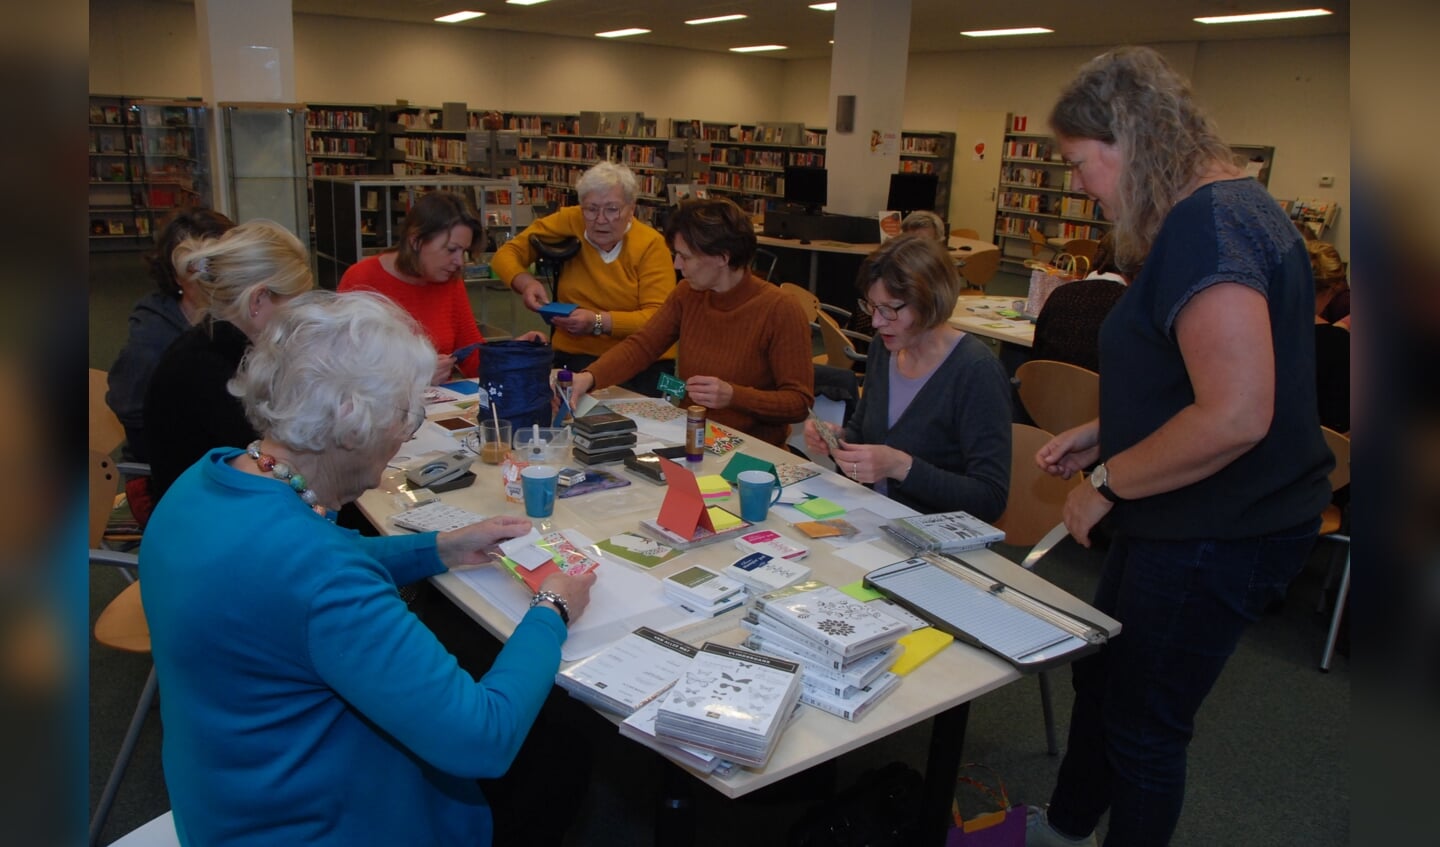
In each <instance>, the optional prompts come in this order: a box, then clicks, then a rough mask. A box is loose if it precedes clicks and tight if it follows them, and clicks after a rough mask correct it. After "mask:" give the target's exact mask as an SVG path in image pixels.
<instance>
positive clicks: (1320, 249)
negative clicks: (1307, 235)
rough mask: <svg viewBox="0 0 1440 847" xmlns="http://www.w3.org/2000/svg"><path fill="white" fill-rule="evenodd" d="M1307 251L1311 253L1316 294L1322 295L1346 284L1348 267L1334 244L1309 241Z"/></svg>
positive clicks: (1311, 270)
mask: <svg viewBox="0 0 1440 847" xmlns="http://www.w3.org/2000/svg"><path fill="white" fill-rule="evenodd" d="M1305 249H1306V250H1308V251H1309V252H1310V272H1311V273H1312V274H1313V275H1314V277H1315V293H1317V294H1321V293H1324V292H1326V291H1329V290H1330V289H1331V288H1334V287H1335V286H1337V285H1344V284H1345V276H1346V273H1345V272H1346V265H1345V262H1344V261H1343V260H1342V259H1341V258H1340V252H1339V251H1338V250H1336V249H1335V245H1334V244H1331V243H1330V242H1328V241H1307V242H1305Z"/></svg>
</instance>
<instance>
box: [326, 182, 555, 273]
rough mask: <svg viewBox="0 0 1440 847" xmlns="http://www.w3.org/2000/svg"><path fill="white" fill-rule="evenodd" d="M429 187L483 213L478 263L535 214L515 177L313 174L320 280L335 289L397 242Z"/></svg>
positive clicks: (474, 256)
mask: <svg viewBox="0 0 1440 847" xmlns="http://www.w3.org/2000/svg"><path fill="white" fill-rule="evenodd" d="M430 191H453V192H455V193H458V194H462V195H464V196H465V197H466V198H467V199H468V200H470V202H471V203H473V204H474V205H475V209H476V211H478V212H479V213H480V216H481V220H483V221H484V222H485V232H486V243H485V244H480V245H472V247H471V251H470V261H471V263H474V264H488V262H487V260H488V258H489V255H490V254H491V253H493V252H494V251H495V249H496V248H498V247H499V246H500V245H501V244H504V243H505V242H506V241H509V240H510V239H511V238H513V237H514V236H515V234H516V233H517V232H519V231H520V230H522V229H524V228H525V227H526V226H528V225H529V224H530V222H531V220H532V218H533V216H532V213H531V207H530V205H529V204H528V203H526V201H525V194H524V192H523V191H522V190H521V187H520V183H519V180H518V179H516V178H515V177H510V178H507V179H481V178H478V177H466V176H430V177H423V176H399V175H390V176H384V175H381V176H365V177H358V176H356V177H345V176H335V177H332V176H318V177H315V178H314V202H315V263H316V272H317V280H318V282H319V283H320V284H321V285H322V286H324V287H326V288H334V287H336V286H337V285H338V284H339V282H340V277H341V276H342V275H343V274H344V273H345V270H346V269H347V268H349V267H350V266H351V265H353V264H355V263H356V262H358V261H360V260H361V259H363V258H365V257H366V256H369V255H373V254H375V253H378V252H380V251H382V250H384V249H386V248H388V247H391V246H394V244H395V242H396V238H397V236H398V233H399V231H400V225H401V223H402V222H403V221H404V219H405V215H406V213H407V212H408V211H409V210H410V207H411V205H412V204H414V202H415V201H416V200H417V199H419V198H420V197H421V196H422V195H424V194H425V193H426V192H430Z"/></svg>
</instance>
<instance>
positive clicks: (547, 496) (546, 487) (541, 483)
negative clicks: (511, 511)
mask: <svg viewBox="0 0 1440 847" xmlns="http://www.w3.org/2000/svg"><path fill="white" fill-rule="evenodd" d="M559 475H560V471H559V470H558V469H557V468H553V467H551V466H550V465H528V466H526V467H525V468H524V469H523V470H522V471H520V489H521V491H522V492H523V493H524V495H525V514H526V515H529V516H530V517H532V518H548V517H550V516H551V515H553V514H554V513H555V488H556V483H557V481H558V477H559Z"/></svg>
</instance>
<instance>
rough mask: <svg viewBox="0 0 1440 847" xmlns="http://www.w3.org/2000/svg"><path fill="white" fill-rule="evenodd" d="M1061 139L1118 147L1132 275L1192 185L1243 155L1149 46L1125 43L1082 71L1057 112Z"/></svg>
mask: <svg viewBox="0 0 1440 847" xmlns="http://www.w3.org/2000/svg"><path fill="white" fill-rule="evenodd" d="M1050 129H1051V130H1052V131H1053V132H1054V133H1055V134H1056V135H1057V136H1064V137H1067V138H1073V139H1093V140H1095V141H1101V142H1104V143H1106V144H1113V145H1115V146H1116V147H1117V148H1118V150H1119V153H1120V156H1121V160H1122V161H1123V162H1124V166H1123V167H1122V168H1121V170H1120V174H1119V182H1118V185H1117V194H1118V195H1119V197H1118V199H1117V205H1119V207H1120V208H1118V209H1112V210H1109V211H1110V213H1111V214H1112V215H1113V216H1114V219H1115V262H1116V264H1118V265H1119V266H1120V267H1121V268H1123V269H1125V271H1126V272H1127V273H1130V272H1132V271H1133V269H1134V268H1135V267H1137V266H1138V265H1139V264H1140V263H1141V262H1142V261H1143V260H1144V259H1145V254H1146V253H1149V252H1150V245H1151V244H1152V243H1153V242H1154V240H1155V234H1156V233H1157V232H1159V231H1160V224H1161V222H1162V221H1164V220H1165V216H1166V215H1168V214H1169V213H1170V209H1171V207H1173V206H1174V205H1175V203H1176V202H1177V201H1179V200H1180V199H1181V198H1182V196H1183V193H1184V191H1185V189H1186V187H1187V186H1189V185H1190V183H1191V182H1192V181H1193V180H1194V179H1195V178H1196V177H1197V176H1199V175H1200V174H1202V173H1204V172H1205V170H1206V169H1207V168H1209V167H1211V166H1213V165H1214V164H1215V163H1216V162H1225V163H1233V162H1234V160H1235V154H1234V153H1232V152H1231V151H1230V148H1229V147H1228V146H1227V145H1226V144H1225V142H1224V141H1222V140H1221V139H1220V135H1219V133H1218V132H1217V131H1216V129H1215V125H1214V124H1213V123H1212V122H1211V121H1210V118H1209V117H1207V116H1206V115H1205V113H1204V112H1202V111H1201V110H1200V106H1199V104H1197V103H1196V102H1195V97H1194V93H1193V92H1192V91H1191V90H1190V83H1189V82H1187V81H1186V80H1185V78H1184V77H1182V76H1181V75H1180V74H1178V73H1176V72H1175V70H1174V69H1173V68H1171V67H1170V65H1169V64H1167V63H1166V62H1165V59H1164V58H1162V57H1161V56H1160V54H1159V53H1157V52H1155V51H1154V50H1152V49H1151V48H1149V47H1118V48H1116V49H1114V50H1111V51H1109V52H1108V53H1104V54H1102V55H1100V56H1097V57H1096V58H1094V59H1091V60H1090V61H1089V62H1087V63H1085V64H1084V65H1083V66H1081V68H1080V72H1079V73H1078V74H1077V75H1076V77H1075V79H1073V80H1072V81H1071V82H1070V84H1069V85H1067V86H1065V89H1064V90H1063V91H1062V92H1061V93H1060V99H1059V100H1058V101H1056V103H1055V107H1054V108H1053V109H1052V110H1051V111H1050Z"/></svg>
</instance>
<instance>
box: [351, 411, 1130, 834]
mask: <svg viewBox="0 0 1440 847" xmlns="http://www.w3.org/2000/svg"><path fill="white" fill-rule="evenodd" d="M597 398H598V399H602V400H603V399H606V398H610V399H625V398H626V395H625V394H624V392H621V391H616V390H613V389H611V390H607V391H602V392H598V393H597ZM641 440H642V442H643V441H644V440H646V437H645V436H644V435H643V434H642V435H641ZM739 450H740V451H743V452H746V453H749V454H751V455H754V456H759V457H761V458H764V459H767V460H769V461H772V462H777V463H779V462H795V461H799V459H798V457H796V456H794V455H792V454H790V453H787V452H785V451H782V450H779V449H777V448H775V447H772V446H770V445H768V444H766V443H764V442H761V441H759V440H758V439H754V438H746V439H745V441H744V443H743V444H742V445H741V446H740V448H739ZM729 460H730V456H728V455H727V456H724V457H721V456H715V455H713V454H710V453H708V452H707V453H706V456H705V459H704V461H703V462H702V463H701V466H700V468H699V469H697V470H696V473H697V475H699V474H710V473H719V472H720V471H721V470H722V469H723V468H724V466H725V464H726V463H727V462H729ZM612 467H613V468H619V467H620V466H619V465H616V466H612ZM474 470H475V472H476V474H477V476H478V479H477V480H476V482H475V483H474V484H473V485H471V486H470V487H469V488H465V489H461V490H458V491H453V492H449V493H446V494H444V495H442V499H443V500H444V501H445V502H448V503H450V504H452V505H454V506H457V507H459V508H463V509H468V510H470V511H474V512H478V513H480V514H484V515H494V514H523V513H524V509H523V507H522V506H521V505H520V504H518V503H510V502H508V501H506V500H505V498H504V496H503V493H502V486H501V481H500V471H499V468H498V466H494V465H485V464H481V463H479V462H477V463H476V464H475V466H474ZM617 472H618V473H621V474H624V475H626V476H627V477H629V478H630V479H631V480H632V483H631V484H630V485H629V486H626V487H623V488H618V489H612V490H609V491H601V492H596V493H592V494H585V495H581V496H578V497H574V498H565V499H557V500H556V506H555V514H554V515H553V516H552V517H551V518H547V519H544V520H541V521H537V526H538V528H539V529H540V530H541V531H542V532H544V531H548V530H551V529H575V530H579V531H580V532H582V533H584V534H585V535H587V536H588V537H589V538H590V539H591V540H592V541H599V540H602V539H605V538H609V537H610V536H612V535H614V534H616V533H618V532H626V531H638V522H639V520H640V519H642V518H653V517H654V516H655V515H656V514H657V513H658V511H659V506H660V502H661V500H662V498H663V497H664V492H665V489H664V488H663V487H661V486H657V485H654V484H652V483H650V482H648V481H646V480H644V479H643V478H640V477H638V476H634V475H630V474H627V473H626V472H624V471H623V470H619V471H617ZM821 479H824V480H825V482H826V483H828V484H831V485H835V486H840V489H839V490H842V491H844V492H845V494H846V496H847V497H848V496H850V495H854V496H856V497H862V498H867V499H868V498H878V499H875V500H871V501H869V502H871V503H873V504H875V506H876V507H877V508H876V509H874V511H881V510H882V509H889V510H890V511H891V512H892V514H894V513H895V512H894V510H896V509H900V510H902V512H901V513H905V512H906V511H908V510H904V507H900V506H898V504H895V503H893V501H889V500H888V499H886V498H883V497H882V496H881V495H878V494H875V493H874V492H872V491H870V490H869V489H866V488H865V487H864V486H860V485H858V484H857V483H855V482H853V481H851V480H849V479H848V478H846V477H843V476H840V475H838V474H834V473H832V472H828V471H827V472H824V473H823V474H822V476H821ZM800 484H801V485H804V484H805V483H800ZM403 487H405V482H404V476H403V474H401V473H400V472H399V471H395V470H390V471H387V472H386V474H385V477H384V481H383V483H382V485H381V487H380V488H378V489H374V490H372V491H370V492H367V493H366V494H365V495H364V496H362V497H361V498H360V501H359V506H360V508H361V509H362V511H363V512H364V513H365V515H366V517H368V518H369V519H370V520H371V521H372V522H373V523H374V524H375V526H376V527H377V528H379V529H380V530H381V531H382V532H386V533H391V532H396V531H399V530H395V529H394V528H393V527H392V526H391V524H390V522H389V520H388V519H389V517H390V516H391V515H393V514H395V513H396V512H397V511H398V510H399V509H400V508H401V503H402V501H401V498H399V497H397V496H396V495H397V493H398V492H399V491H400V490H401V489H402V488H403ZM732 499H738V497H737V498H732ZM729 505H730V508H731V510H732V511H736V512H738V510H739V506H738V503H734V504H729ZM778 508H779V507H776V509H778ZM764 526H765V527H767V528H770V529H774V530H776V531H777V532H779V533H781V534H782V535H785V536H786V537H788V538H792V539H794V540H796V541H799V542H801V543H803V544H805V545H807V546H808V547H809V548H810V551H811V552H810V554H809V556H808V557H807V558H806V559H805V562H806V564H808V565H810V566H811V568H812V569H813V578H815V579H819V580H823V581H825V582H828V583H830V584H832V585H844V584H847V583H850V582H854V581H855V580H858V579H860V578H862V577H863V576H864V575H865V573H866V572H867V571H868V570H869V569H871V568H874V567H878V566H879V565H881V564H885V563H889V562H892V561H898V560H900V559H903V558H906V557H907V556H908V555H909V554H908V553H907V552H906V551H904V550H902V549H900V548H899V547H895V546H893V542H890V541H880V540H877V541H873V542H867V543H865V544H861V545H858V546H855V547H851V548H848V549H845V550H843V551H842V550H841V549H839V548H832V547H831V546H830V545H828V544H826V543H825V542H824V541H822V540H813V539H807V538H805V537H804V536H803V535H802V534H800V533H799V532H798V531H796V530H795V529H793V528H792V527H790V526H789V524H788V523H787V522H786V521H785V520H784V519H783V518H781V517H780V516H779V512H778V511H777V510H772V512H771V514H770V517H769V518H768V519H767V520H766V521H765V523H764ZM842 553H843V554H842ZM738 555H739V553H738V551H737V550H736V548H735V547H734V546H733V545H732V544H731V543H729V542H725V541H722V542H719V543H717V544H711V545H708V546H704V547H700V548H697V549H695V550H692V551H690V552H689V553H686V554H685V555H683V556H680V557H677V558H676V559H674V560H671V561H670V562H666V563H665V564H663V565H660V566H659V567H656V568H655V569H653V571H652V572H651V576H652V577H653V578H655V579H660V578H663V577H664V576H666V575H668V574H671V573H674V572H676V571H678V570H681V569H683V568H685V567H689V566H691V565H694V564H700V565H705V566H707V567H710V568H715V569H718V568H722V567H724V566H725V565H727V564H728V563H729V562H731V561H733V560H734V559H735V558H736V557H737V556H738ZM964 557H965V559H966V560H967V561H968V562H970V563H971V564H972V565H974V566H976V567H978V568H981V569H982V570H985V571H986V572H988V573H989V574H990V575H991V576H992V577H994V578H996V579H998V580H1001V581H1004V582H1006V583H1008V584H1010V585H1012V586H1014V587H1016V588H1019V589H1021V590H1023V591H1026V592H1027V593H1030V594H1031V595H1032V596H1034V597H1036V598H1037V599H1040V600H1042V601H1044V602H1046V603H1050V604H1052V605H1054V606H1055V607H1056V608H1059V609H1062V610H1065V611H1067V612H1070V613H1072V614H1074V615H1076V616H1078V617H1080V618H1082V619H1084V620H1086V621H1089V622H1091V623H1092V624H1094V625H1096V626H1099V627H1101V628H1103V629H1105V630H1106V631H1107V632H1109V633H1110V634H1111V635H1114V634H1115V633H1117V632H1118V631H1119V628H1120V625H1119V623H1118V622H1117V621H1115V620H1113V619H1112V618H1109V617H1107V616H1105V615H1103V614H1101V613H1100V612H1099V611H1097V610H1095V609H1093V608H1091V607H1089V606H1088V605H1086V604H1085V603H1083V602H1081V601H1080V600H1078V599H1076V598H1075V597H1073V596H1071V595H1069V594H1067V593H1065V592H1064V591H1061V590H1060V589H1059V588H1057V587H1056V586H1054V585H1052V584H1050V583H1049V582H1046V581H1045V580H1043V579H1041V578H1039V577H1037V576H1035V575H1034V574H1032V573H1030V572H1029V571H1026V570H1024V569H1023V568H1021V567H1019V566H1018V565H1016V564H1014V563H1012V562H1010V561H1009V560H1007V559H1005V558H1003V557H1002V556H999V555H998V554H995V553H993V552H991V551H989V550H978V551H973V552H970V553H966V554H964ZM856 562H863V563H865V564H866V565H867V566H866V567H862V566H861V565H859V564H856ZM625 567H627V565H624V564H619V563H615V562H613V561H611V560H609V559H606V560H605V561H604V563H603V564H602V567H601V569H600V571H599V573H600V579H601V580H603V579H604V578H605V572H606V570H607V569H610V568H625ZM433 582H434V584H435V585H436V586H437V587H438V588H439V590H440V591H441V592H443V593H444V594H445V595H446V596H447V597H448V598H450V599H451V600H452V601H453V602H454V603H455V604H456V605H457V606H459V607H460V608H461V609H463V610H464V611H465V612H466V613H467V614H468V615H469V616H470V617H471V618H473V619H474V620H475V621H476V622H478V623H479V624H480V625H481V626H482V627H484V628H485V629H486V630H487V631H488V632H490V633H491V634H493V635H495V636H496V637H497V638H500V639H502V640H503V639H506V638H508V637H509V635H510V633H511V632H513V631H514V627H515V622H514V621H513V620H511V619H510V618H509V617H508V616H507V615H506V614H505V613H504V612H502V611H501V610H500V609H499V608H497V607H496V605H495V604H494V603H492V602H491V601H490V600H488V599H486V598H485V597H484V596H482V595H481V594H479V593H477V592H476V591H475V590H474V589H473V588H471V587H470V586H469V585H468V584H467V583H466V582H465V581H464V580H462V579H461V578H460V577H459V576H457V575H455V574H449V573H447V574H442V575H440V576H437V577H434V578H433ZM513 585H514V590H515V591H516V592H523V593H524V594H525V595H526V596H528V593H529V592H528V590H527V589H525V588H524V587H523V586H522V585H521V584H520V583H519V582H518V581H515V582H514V583H513ZM594 608H595V604H594V603H592V604H591V610H587V614H590V613H591V611H593V609H594ZM740 614H741V613H740V612H738V611H736V612H731V613H729V614H727V615H724V616H721V617H719V618H715V619H713V620H707V621H704V622H700V623H696V624H693V625H689V626H688V627H685V628H682V629H679V630H676V631H675V632H674V633H673V634H675V635H677V636H679V637H681V638H684V639H685V640H687V641H690V642H692V643H694V644H697V645H698V644H700V643H703V642H704V641H706V640H711V641H716V642H721V643H726V644H738V643H739V642H740V641H741V640H742V639H743V638H744V636H745V632H744V630H742V629H740V628H739V626H738V620H739V617H740ZM1021 676H1022V674H1021V673H1020V672H1019V671H1017V670H1016V669H1015V668H1014V667H1013V666H1012V665H1010V664H1009V663H1007V662H1005V661H1003V660H1001V659H999V658H998V657H996V656H994V655H991V654H990V653H987V652H985V651H983V650H979V649H976V648H972V647H969V646H965V645H962V644H960V643H958V642H957V643H956V644H954V645H952V646H950V647H947V648H946V649H944V650H943V651H941V652H940V653H939V654H937V655H936V656H935V657H934V658H932V659H930V660H929V661H928V662H926V663H925V664H924V665H922V666H920V667H919V668H917V669H916V670H914V671H913V672H911V673H910V674H909V675H908V676H906V677H905V678H904V681H903V682H902V684H901V685H900V686H899V687H898V688H897V689H896V690H895V691H894V692H893V693H892V694H891V695H890V696H889V697H888V698H886V699H885V700H884V701H882V702H881V703H880V704H879V705H878V706H876V707H875V709H874V710H873V711H872V712H870V713H869V714H868V715H866V716H865V717H864V718H863V719H862V720H861V721H859V722H857V723H851V722H849V721H845V720H842V719H841V718H838V717H835V716H832V715H829V714H826V713H823V712H821V711H819V710H816V709H810V708H805V709H804V710H803V714H802V715H801V716H800V717H799V718H798V719H797V720H796V721H795V722H794V723H792V724H791V725H790V726H789V728H787V729H786V730H785V733H784V735H783V736H782V737H781V740H780V743H779V746H778V747H777V749H776V751H775V753H774V755H773V756H772V757H771V759H770V761H769V763H768V764H767V765H766V766H765V767H764V768H763V769H758V770H752V769H741V770H739V771H737V772H736V773H734V774H732V775H730V776H727V777H719V776H714V775H707V776H702V775H699V774H694V775H695V776H696V778H697V779H700V780H701V781H702V782H704V783H705V784H706V785H708V786H710V787H711V788H713V789H715V790H716V791H719V792H720V793H721V794H723V795H725V796H726V797H731V798H735V797H741V796H743V795H745V794H748V793H750V792H752V791H755V790H757V789H759V788H763V787H765V786H767V785H771V784H773V783H776V782H779V781H780V780H783V779H785V778H786V777H788V776H791V775H792V774H796V773H799V772H800V771H803V770H805V769H807V768H810V767H812V766H814V765H817V764H820V763H822V762H825V761H828V760H830V759H833V758H835V757H837V756H839V755H841V754H842V753H845V752H847V751H850V750H854V749H856V748H859V747H862V746H864V745H866V744H870V743H871V742H875V741H879V740H881V739H883V738H885V737H887V736H889V735H891V734H893V733H895V732H897V731H899V730H901V729H904V728H905V727H908V726H911V725H913V724H916V723H919V722H921V721H923V720H926V719H927V718H932V717H933V718H935V719H936V721H935V724H934V727H933V729H932V738H931V749H930V758H929V761H928V764H927V768H926V778H927V783H926V806H925V808H926V821H925V823H926V825H927V828H928V829H930V830H931V831H933V833H934V836H935V837H934V839H933V840H932V841H931V843H935V844H939V843H941V842H942V841H943V833H944V831H945V828H946V827H947V825H948V824H947V821H948V817H949V815H948V811H949V805H950V797H951V791H952V788H953V781H954V776H955V773H956V769H957V768H958V766H959V762H960V751H961V745H962V743H963V738H964V730H965V722H966V719H967V717H968V706H969V703H970V701H971V700H973V699H975V698H976V697H979V696H980V695H982V694H984V693H986V692H988V691H993V690H995V689H996V688H999V687H1000V686H1002V685H1006V684H1009V683H1011V682H1015V681H1016V680H1018V679H1020V678H1021ZM617 723H618V721H617Z"/></svg>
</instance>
